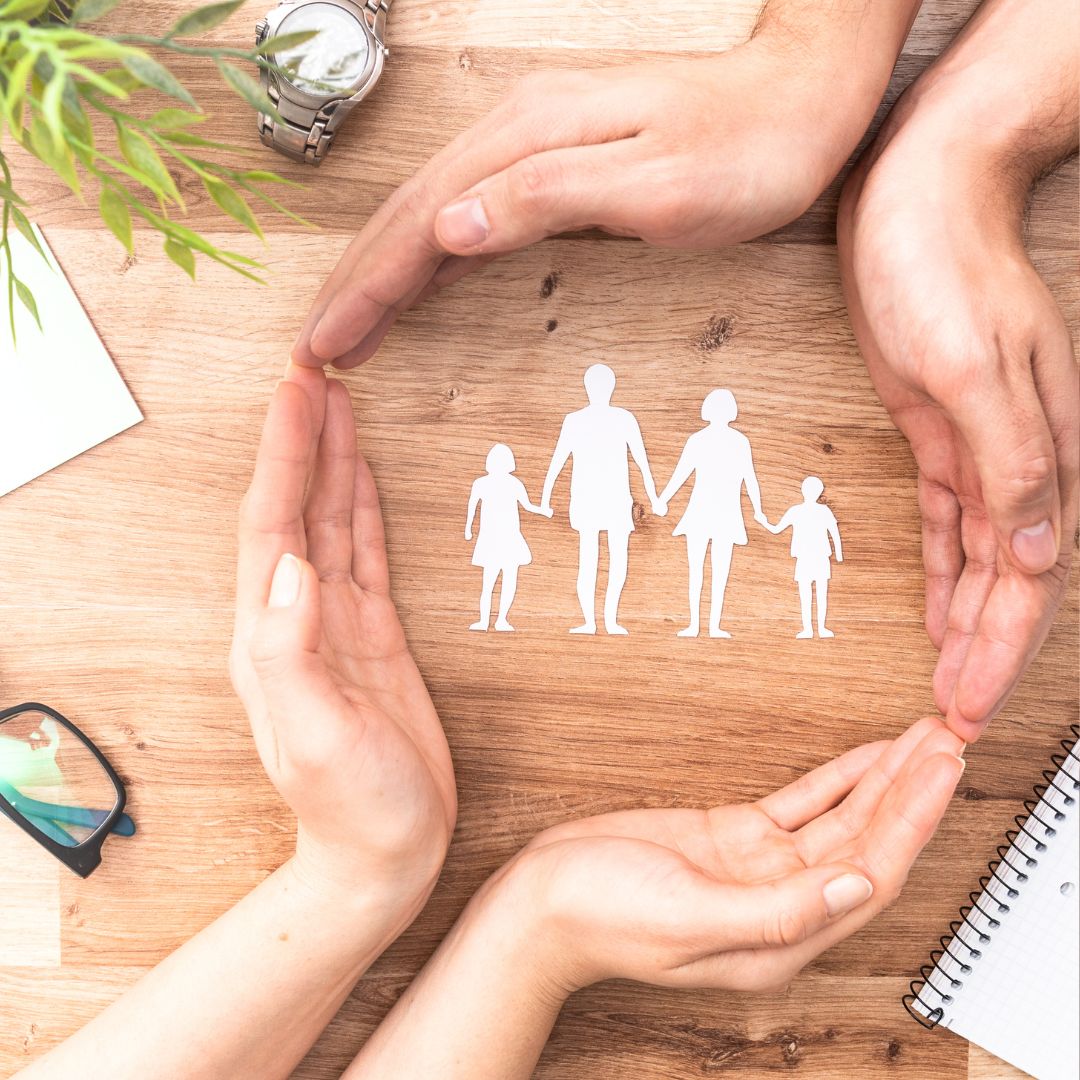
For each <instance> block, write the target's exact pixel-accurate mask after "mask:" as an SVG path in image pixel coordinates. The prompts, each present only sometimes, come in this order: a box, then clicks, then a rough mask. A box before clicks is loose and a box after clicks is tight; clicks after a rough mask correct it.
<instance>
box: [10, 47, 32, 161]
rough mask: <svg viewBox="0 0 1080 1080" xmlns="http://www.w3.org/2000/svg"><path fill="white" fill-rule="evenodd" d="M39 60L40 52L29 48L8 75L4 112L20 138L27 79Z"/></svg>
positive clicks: (12, 131) (14, 132)
mask: <svg viewBox="0 0 1080 1080" xmlns="http://www.w3.org/2000/svg"><path fill="white" fill-rule="evenodd" d="M37 61H38V54H37V53H36V52H34V51H33V50H31V49H28V50H27V51H26V52H25V53H24V54H23V56H22V57H20V58H19V59H18V60H17V61H16V62H15V66H14V67H13V68H12V69H11V74H10V75H9V76H8V85H7V92H6V93H5V95H4V112H5V114H6V116H7V121H8V124H9V125H10V126H11V133H12V134H13V135H14V136H15V138H17V139H18V138H19V137H20V136H21V135H22V132H23V107H24V105H25V102H26V80H27V79H29V78H30V72H31V71H33V69H34V65H35V64H36V63H37Z"/></svg>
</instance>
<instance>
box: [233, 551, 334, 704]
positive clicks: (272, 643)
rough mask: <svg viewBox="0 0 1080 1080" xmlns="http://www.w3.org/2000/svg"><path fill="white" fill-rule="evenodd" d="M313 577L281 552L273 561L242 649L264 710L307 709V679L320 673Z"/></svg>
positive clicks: (304, 566)
mask: <svg viewBox="0 0 1080 1080" xmlns="http://www.w3.org/2000/svg"><path fill="white" fill-rule="evenodd" d="M320 626H321V623H320V596H319V578H318V575H317V574H316V573H315V568H314V567H313V566H312V565H311V564H310V563H308V562H306V561H304V560H303V559H300V558H298V557H297V556H296V555H293V554H291V553H290V552H286V553H285V554H283V555H282V556H281V558H280V559H278V564H277V567H276V568H275V569H274V577H273V580H272V581H271V583H270V596H269V599H268V600H267V606H266V607H265V608H264V609H263V610H262V611H261V612H260V613H259V615H258V618H257V619H256V622H255V628H254V631H253V633H252V635H251V640H250V644H249V646H248V648H249V651H250V655H251V662H252V666H253V667H254V669H255V674H256V676H257V677H258V679H259V682H260V683H261V685H262V688H263V692H264V694H265V696H266V700H267V704H268V705H269V707H270V711H271V712H272V713H274V714H277V715H285V716H288V715H291V714H295V712H296V711H297V709H298V708H299V709H300V712H301V714H303V713H305V712H306V711H308V710H309V709H310V705H311V679H312V677H313V676H314V675H316V674H317V673H318V672H320V671H322V670H323V669H322V666H321V663H320V661H319V656H318V648H319V639H320V633H321V631H320Z"/></svg>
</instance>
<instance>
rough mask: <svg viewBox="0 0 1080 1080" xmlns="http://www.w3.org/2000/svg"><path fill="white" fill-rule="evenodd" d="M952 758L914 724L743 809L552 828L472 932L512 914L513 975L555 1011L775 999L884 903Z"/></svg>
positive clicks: (949, 787) (897, 885)
mask: <svg viewBox="0 0 1080 1080" xmlns="http://www.w3.org/2000/svg"><path fill="white" fill-rule="evenodd" d="M962 750H963V743H962V742H961V740H960V739H959V738H958V737H957V736H956V735H955V734H953V733H952V732H950V731H948V730H947V729H946V728H945V727H944V725H943V724H942V723H941V721H939V720H937V719H933V718H927V719H924V720H921V721H919V722H918V723H916V724H914V725H913V726H912V727H911V728H909V729H908V730H907V731H906V732H905V733H904V734H902V735H901V736H900V737H899V738H898V739H896V740H895V741H893V742H891V743H888V742H886V743H873V744H870V745H867V746H862V747H859V748H858V749H856V750H852V751H850V752H849V753H847V754H845V755H843V756H842V757H840V758H837V759H836V760H835V761H832V762H830V763H828V764H826V765H823V766H822V767H821V768H819V769H816V770H815V771H813V772H811V773H809V774H807V775H806V776H803V777H802V778H800V779H799V780H797V781H795V782H794V783H793V784H790V785H788V787H786V788H783V789H781V790H780V791H777V792H775V793H774V794H772V795H768V796H766V797H765V798H764V799H762V800H761V801H760V802H757V803H750V804H745V805H741V806H719V807H715V808H713V809H711V810H683V809H672V810H659V809H658V810H631V811H623V812H619V813H614V814H604V815H601V816H600V817H596V818H588V819H585V820H582V821H571V822H567V823H566V824H563V825H558V826H556V827H555V828H553V829H549V830H547V831H546V832H544V833H541V834H540V835H539V836H538V837H537V838H536V839H535V840H533V841H532V843H530V844H529V845H528V847H526V848H525V849H524V850H523V851H522V852H521V854H520V855H519V856H518V857H517V858H516V859H515V860H514V861H513V862H512V863H511V864H509V865H508V866H507V867H506V868H504V870H503V871H502V872H500V874H498V875H496V877H495V878H494V879H493V880H492V881H491V882H490V883H489V885H488V886H486V887H485V893H483V894H481V895H480V896H479V897H478V898H477V900H476V901H474V903H475V904H476V905H477V907H478V908H479V909H480V910H479V911H478V912H477V913H476V914H475V915H474V916H472V918H474V919H475V920H476V921H478V922H480V923H483V921H484V920H485V919H487V920H492V919H494V920H496V921H498V920H500V919H503V918H504V916H507V915H509V913H511V912H512V913H513V920H514V921H515V922H516V924H517V926H518V931H517V933H518V934H519V935H520V940H521V942H522V943H525V942H527V946H524V947H525V948H526V949H527V955H528V958H527V959H526V958H525V956H524V955H523V956H522V957H521V958H520V961H521V966H522V968H523V970H529V969H531V970H532V972H533V973H534V977H535V978H536V979H538V980H540V981H541V982H542V983H543V985H544V987H545V988H546V989H548V990H550V988H551V987H554V986H557V987H560V988H561V991H562V993H563V994H564V996H565V994H568V993H570V992H572V991H573V990H576V989H578V988H580V987H582V986H585V985H588V984H590V983H593V982H597V981H600V980H603V979H609V978H626V979H636V980H639V981H642V982H648V983H654V984H657V985H663V986H674V987H710V988H723V989H736V990H768V989H775V988H776V987H779V986H783V985H786V984H787V983H788V982H789V981H790V980H791V978H792V977H793V976H794V975H795V974H796V972H798V971H799V970H800V969H801V968H802V967H803V966H804V965H805V964H806V963H808V962H809V961H810V960H811V959H813V958H814V957H815V956H817V955H818V954H819V953H821V952H823V951H824V950H825V949H827V948H829V947H830V946H831V945H833V944H835V943H836V942H838V941H840V940H842V939H843V938H846V937H848V936H849V935H851V934H852V933H854V932H855V931H856V930H858V929H859V928H860V927H862V926H863V925H865V923H867V922H868V921H869V920H870V919H871V918H873V916H874V915H876V914H878V913H879V912H880V911H881V910H882V909H883V908H884V907H886V906H887V905H888V904H890V903H891V902H892V901H893V900H894V899H895V898H896V896H897V895H898V894H899V891H900V889H901V887H902V886H903V884H904V882H905V880H906V879H907V875H908V872H909V870H910V869H911V865H912V863H913V862H914V860H915V858H916V857H917V856H918V854H919V852H920V851H921V850H922V848H923V846H924V845H925V844H926V843H927V841H928V840H929V839H930V837H931V836H932V835H933V833H934V830H935V829H936V828H937V825H938V822H939V821H940V820H941V817H942V815H943V814H944V812H945V809H946V807H947V805H948V802H949V799H950V797H951V796H952V793H953V791H954V789H955V787H956V784H957V782H958V781H959V779H960V776H961V774H962V772H963V762H962V760H961V759H960V758H959V756H958V755H959V754H960V753H961V751H962ZM500 940H503V939H502V938H500ZM511 940H514V941H516V940H518V939H517V938H516V937H514V938H512V939H511Z"/></svg>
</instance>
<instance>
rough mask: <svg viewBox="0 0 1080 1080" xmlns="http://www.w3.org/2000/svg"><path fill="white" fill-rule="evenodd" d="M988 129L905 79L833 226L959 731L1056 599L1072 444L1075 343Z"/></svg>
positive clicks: (1016, 180)
mask: <svg viewBox="0 0 1080 1080" xmlns="http://www.w3.org/2000/svg"><path fill="white" fill-rule="evenodd" d="M995 71H996V69H995ZM993 77H994V78H996V77H997V76H996V75H993ZM993 127H994V121H993V120H990V121H988V122H987V123H983V122H982V120H981V119H977V118H974V117H973V114H972V108H971V107H970V103H967V102H966V99H964V100H961V101H957V100H950V91H949V90H948V89H946V90H944V91H943V90H941V89H940V84H939V85H938V86H935V85H934V84H933V83H931V85H930V88H929V89H925V88H924V87H922V86H920V84H918V83H917V84H916V85H915V87H914V88H913V89H912V90H909V91H908V94H907V95H905V98H903V99H901V101H900V102H899V103H898V104H897V106H896V108H895V109H894V111H893V114H892V115H891V116H890V118H889V120H888V122H887V123H886V125H885V127H884V128H883V130H882V132H881V133H880V135H879V136H878V139H877V142H876V143H875V144H874V146H872V147H871V149H870V150H869V151H868V152H867V154H866V155H865V156H864V158H863V159H862V160H861V161H860V163H859V164H858V166H857V167H856V169H855V170H854V172H853V173H852V175H851V177H850V178H849V179H848V181H847V183H846V186H845V188H844V192H843V197H842V201H841V210H840V220H839V245H840V259H841V272H842V277H843V283H844V291H845V296H846V299H847V302H848V307H849V310H850V313H851V318H852V324H853V327H854V329H855V335H856V338H857V340H858V343H859V347H860V349H861V351H862V353H863V356H864V358H865V360H866V364H867V367H868V369H869V372H870V375H871V378H872V379H873V382H874V385H875V387H876V388H877V391H878V393H879V395H880V396H881V400H882V402H883V403H884V405H885V407H886V408H887V409H888V411H889V414H890V416H891V417H892V418H893V421H894V422H895V423H896V425H897V427H898V428H899V429H900V430H901V431H902V432H903V433H904V435H905V436H906V437H907V439H908V441H909V442H910V443H911V448H912V451H913V453H914V455H915V459H916V462H917V464H918V469H919V506H920V510H921V512H922V519H923V560H924V564H925V570H926V627H927V631H928V633H929V636H930V639H931V641H932V642H933V643H934V645H935V646H936V647H937V648H938V649H939V650H940V657H939V660H938V664H937V669H936V671H935V673H934V696H935V702H936V704H937V707H938V709H939V710H940V711H941V712H942V714H943V715H945V716H946V719H947V722H948V723H949V725H950V726H951V727H952V728H953V729H954V730H955V731H957V732H958V733H959V734H960V735H961V736H962V737H963V738H964V739H966V740H968V741H971V740H973V739H975V738H977V737H978V735H979V733H980V731H981V730H982V728H983V727H984V726H985V724H986V723H987V722H988V721H989V720H990V718H991V717H992V716H993V715H994V714H995V713H996V712H997V711H998V710H999V709H1000V708H1001V707H1002V705H1003V704H1004V703H1005V701H1006V699H1007V698H1008V696H1009V695H1010V693H1011V692H1012V690H1013V688H1014V687H1015V685H1016V683H1017V681H1018V680H1019V678H1020V676H1021V675H1022V674H1023V672H1024V670H1025V668H1026V667H1027V665H1028V664H1029V663H1030V661H1031V660H1032V658H1033V657H1034V655H1035V654H1036V652H1037V651H1038V649H1039V647H1040V645H1041V644H1042V642H1043V640H1044V639H1045V637H1046V634H1047V632H1048V630H1049V627H1050V623H1051V621H1052V619H1053V615H1054V613H1055V611H1056V610H1057V608H1058V605H1059V603H1060V601H1061V598H1062V596H1063V593H1064V589H1065V582H1066V577H1067V574H1068V569H1069V564H1070V561H1071V558H1072V549H1073V544H1074V537H1075V530H1076V525H1077V458H1078V453H1080V451H1078V436H1077V432H1078V393H1077V370H1076V362H1075V358H1074V355H1073V347H1072V342H1071V340H1070V336H1069V332H1068V329H1067V328H1066V325H1065V321H1064V319H1063V317H1062V314H1061V312H1060V310H1059V309H1058V307H1057V305H1056V304H1055V302H1054V300H1053V298H1052V296H1051V295H1050V292H1049V291H1048V289H1047V288H1046V286H1045V284H1044V283H1043V281H1042V280H1041V279H1040V277H1039V275H1038V273H1037V272H1036V271H1035V268H1034V267H1033V266H1032V264H1031V261H1030V260H1029V258H1028V257H1027V254H1026V252H1025V251H1024V247H1023V243H1022V239H1021V232H1020V228H1021V217H1022V207H1023V202H1024V197H1025V195H1026V190H1027V183H1026V182H1024V180H1023V179H1022V177H1021V176H1019V175H1017V173H1016V162H1017V161H1021V160H1022V157H1021V155H1020V154H1019V153H1016V154H1015V156H1013V152H1012V151H1011V150H1009V149H1008V148H1006V147H1004V146H1002V145H991V146H988V147H983V146H981V145H980V144H979V139H980V138H982V137H986V136H988V134H989V133H990V132H992V130H993ZM1029 179H1030V177H1029Z"/></svg>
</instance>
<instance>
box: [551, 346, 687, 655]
mask: <svg viewBox="0 0 1080 1080" xmlns="http://www.w3.org/2000/svg"><path fill="white" fill-rule="evenodd" d="M585 391H586V393H587V394H588V396H589V404H588V405H587V406H586V407H585V408H584V409H579V410H578V411H577V412H572V413H570V415H569V416H567V417H566V419H565V420H564V421H563V425H562V430H561V431H560V432H559V441H558V443H557V444H556V446H555V453H554V455H553V456H552V458H551V465H550V467H549V468H548V472H547V479H546V480H545V481H544V494H543V496H542V497H541V500H540V503H541V506H542V507H543V508H544V512H545V513H547V514H548V515H549V516H550V513H551V492H552V489H553V488H554V487H555V481H556V480H557V479H558V477H559V473H560V472H562V469H563V466H564V465H565V464H566V462H567V461H568V460H569V459H571V458H572V459H573V462H572V466H571V468H572V471H571V474H570V527H571V528H572V529H574V530H575V531H576V532H577V533H578V577H577V594H578V603H579V604H580V605H581V614H582V617H583V618H584V620H585V621H584V622H583V623H582V624H581V626H576V627H574V629H573V630H571V631H570V633H571V634H595V633H596V575H597V566H598V563H599V558H600V533H602V532H606V533H607V544H608V583H607V592H606V595H605V598H604V628H605V629H606V630H607V632H608V633H609V634H625V633H626V632H627V631H626V630H625V629H624V628H623V627H622V626H620V625H619V599H620V597H621V596H622V590H623V586H624V585H625V584H626V565H627V559H628V556H629V550H630V534H631V533H632V532H633V531H634V513H633V511H634V499H633V496H632V495H631V493H630V467H629V464H628V463H627V459H626V454H627V451H629V453H630V456H631V457H632V458H633V459H634V463H635V464H636V465H637V467H638V469H640V471H641V478H642V480H643V481H644V482H645V491H646V493H647V494H648V496H649V501H650V502H651V503H652V508H653V512H654V513H656V514H659V515H660V516H661V517H663V515H664V514H666V513H667V506H666V505H664V504H663V502H662V501H661V500H659V499H658V498H657V497H656V485H655V484H654V483H653V477H652V471H651V470H650V468H649V460H648V458H647V457H646V455H645V444H644V442H643V441H642V438H641V428H640V427H639V426H638V422H637V420H636V419H635V418H634V414H633V413H631V412H629V411H628V410H626V409H620V408H618V407H617V406H614V405H612V404H611V397H612V395H613V394H614V392H615V372H614V371H612V370H611V368H609V367H608V366H607V365H606V364H593V365H592V367H590V368H589V369H588V370H587V371H586V372H585Z"/></svg>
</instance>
